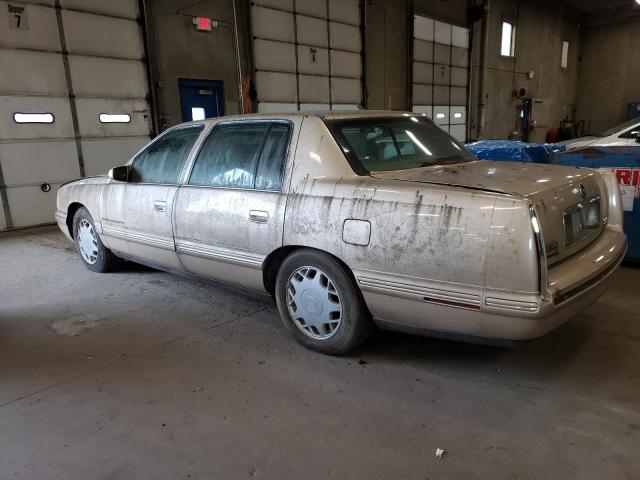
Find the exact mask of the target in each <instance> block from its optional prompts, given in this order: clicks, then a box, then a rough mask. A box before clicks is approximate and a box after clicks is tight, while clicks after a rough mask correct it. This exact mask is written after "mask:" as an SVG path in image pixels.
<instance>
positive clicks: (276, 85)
mask: <svg viewBox="0 0 640 480" xmlns="http://www.w3.org/2000/svg"><path fill="white" fill-rule="evenodd" d="M361 17H362V15H361V11H360V3H359V1H358V0H256V1H255V2H254V3H253V4H252V6H251V23H252V30H253V53H254V66H255V72H256V91H257V94H258V111H259V112H282V111H294V110H303V111H304V110H307V111H308V110H327V109H334V110H339V109H354V108H358V106H359V105H361V104H362V55H361V54H362V35H361V30H360V25H361Z"/></svg>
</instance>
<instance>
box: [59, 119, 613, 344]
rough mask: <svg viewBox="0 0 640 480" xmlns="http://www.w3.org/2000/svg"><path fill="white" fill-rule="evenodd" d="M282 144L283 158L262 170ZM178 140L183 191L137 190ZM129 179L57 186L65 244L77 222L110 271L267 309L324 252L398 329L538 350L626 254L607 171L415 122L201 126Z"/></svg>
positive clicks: (155, 186)
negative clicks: (474, 145) (500, 151)
mask: <svg viewBox="0 0 640 480" xmlns="http://www.w3.org/2000/svg"><path fill="white" fill-rule="evenodd" d="M185 129H186V130H185ZM261 129H262V130H264V129H266V130H267V131H268V132H269V133H268V134H264V135H266V136H265V138H264V139H263V140H261V141H262V146H261V148H262V150H261V151H262V153H261V154H257V156H258V157H259V159H260V160H259V162H258V163H259V165H258V166H255V167H252V168H255V169H254V171H253V173H252V172H251V171H250V170H251V169H249V168H245V167H244V166H242V167H241V168H239V167H238V166H237V165H234V164H233V162H234V158H240V157H242V158H246V157H247V155H249V156H251V155H253V154H252V153H251V152H250V151H249V150H250V148H249V147H246V145H250V144H251V143H252V142H253V140H251V138H253V137H252V135H253V134H251V135H250V134H248V133H247V132H249V131H251V132H254V131H255V132H257V133H256V135H259V134H261V133H260V132H261V131H262V130H261ZM274 129H275V131H276V133H277V132H280V136H279V137H278V141H279V142H280V143H279V145H280V147H279V148H278V149H276V150H277V151H276V152H275V153H274V149H273V148H272V149H271V150H270V152H271V153H273V155H272V156H271V157H269V158H270V159H271V160H269V161H268V162H266V163H269V162H271V163H270V165H268V166H267V167H265V168H264V169H263V164H262V162H263V160H264V159H265V158H267V157H265V154H264V151H265V149H268V148H270V147H269V145H271V146H273V145H272V143H273V142H271V137H270V135H273V132H274ZM238 131H241V132H244V133H243V134H247V135H249V137H248V138H249V140H247V141H246V142H245V143H244V145H245V147H244V148H245V150H244V151H243V147H238V146H237V144H234V145H235V146H231V147H229V148H228V149H227V150H225V151H224V152H222V154H220V155H217V154H216V155H217V156H216V155H213V154H211V155H209V154H208V153H203V152H204V151H205V150H206V149H209V150H211V149H215V148H218V149H220V148H223V146H224V145H225V142H227V141H228V138H230V137H228V136H229V135H232V134H233V135H235V134H237V132H238ZM171 132H174V134H175V132H178V135H187V136H189V135H190V136H191V137H189V138H190V139H191V140H192V142H191V143H190V144H189V146H188V148H186V149H185V151H184V152H181V155H182V156H183V157H184V158H183V160H182V162H179V165H178V166H174V167H172V168H174V169H175V168H178V169H179V172H178V173H177V174H176V176H175V181H166V182H165V181H164V180H163V179H162V178H160V177H161V176H162V175H160V177H158V178H156V179H155V180H156V181H155V182H152V181H147V182H145V181H144V179H142V181H140V179H136V172H135V170H136V168H137V167H136V161H138V162H141V161H140V160H136V159H140V158H142V157H143V156H144V155H145V152H146V151H147V150H148V149H152V148H153V145H154V144H157V143H158V142H160V141H162V139H163V138H166V136H167V135H169V134H171ZM234 132H235V133H234ZM263 133H264V132H263ZM283 139H284V140H283ZM270 142H271V143H270ZM231 143H233V142H231ZM246 148H249V150H246ZM234 149H235V150H234ZM267 156H268V155H267ZM278 158H280V159H281V160H278ZM201 159H202V160H201ZM274 159H275V160H274ZM424 159H427V160H426V161H422V160H424ZM225 162H226V163H225ZM221 163H222V164H224V165H222V166H220V164H221ZM227 164H228V165H227ZM126 169H127V170H126V173H125V175H124V176H122V175H123V174H122V171H121V170H119V171H118V172H114V173H112V174H111V176H104V177H94V178H87V179H82V180H78V181H76V182H72V183H69V184H67V185H65V186H64V187H62V188H61V189H60V191H59V193H58V204H57V212H56V218H57V221H58V223H59V225H60V228H61V229H62V231H63V232H64V233H65V234H66V235H67V236H68V237H69V238H70V239H72V240H73V239H74V236H75V234H74V230H73V227H72V225H73V217H74V214H75V213H76V212H77V210H78V208H81V207H84V208H86V209H87V210H88V212H89V213H90V215H91V217H92V218H93V223H94V224H95V230H96V233H97V235H98V236H99V238H100V240H101V241H102V242H103V243H104V246H105V247H106V248H108V249H110V250H111V251H112V252H113V253H114V254H115V255H116V256H119V257H123V258H127V259H133V260H135V261H140V262H141V263H147V264H151V265H153V266H158V267H160V268H163V269H166V270H172V271H179V272H188V273H192V274H195V275H199V276H203V277H207V278H212V279H215V280H218V281H222V282H226V283H230V284H234V285H237V286H240V287H243V288H247V289H251V290H256V291H260V292H268V293H271V294H275V293H277V292H275V290H276V289H277V288H278V287H277V281H276V278H277V276H278V271H279V269H281V266H282V265H283V262H286V259H287V258H288V256H290V255H292V254H293V253H294V252H299V251H300V250H301V249H302V250H305V249H306V250H308V251H313V252H322V253H323V255H327V256H329V257H331V258H332V259H334V260H335V261H336V262H338V263H339V264H340V265H341V266H342V267H344V270H345V271H346V272H348V276H349V278H350V279H351V281H352V282H353V284H354V286H355V289H356V290H357V292H358V294H357V295H358V297H359V298H361V300H362V302H364V304H365V305H366V309H367V311H368V313H369V314H370V318H371V319H372V321H373V322H375V324H377V325H378V326H381V327H383V328H387V329H397V330H405V331H411V332H416V333H426V334H431V335H436V336H451V335H453V336H456V337H459V338H462V339H468V340H472V341H478V340H479V341H493V340H501V341H513V340H527V339H532V338H535V337H538V336H540V335H542V334H544V333H546V332H548V331H550V330H552V329H553V328H555V327H557V326H558V325H560V324H561V323H562V322H564V321H566V320H568V319H570V318H571V317H573V316H575V315H576V314H578V313H579V312H581V311H582V310H584V309H585V308H586V307H587V306H588V305H589V304H591V303H592V302H594V301H595V300H596V299H597V298H598V297H599V296H600V295H601V294H602V293H603V292H604V290H605V289H606V287H607V285H608V281H609V279H610V277H611V275H612V273H613V272H614V270H615V269H616V267H617V266H618V265H619V263H620V262H621V260H622V258H623V257H624V253H625V250H626V238H625V236H624V233H623V231H622V210H621V205H620V193H619V189H618V186H617V182H616V180H615V178H614V177H613V175H612V174H609V173H604V172H598V171H595V170H591V169H585V168H566V167H556V166H551V165H537V164H520V163H506V162H490V161H478V160H475V159H474V158H473V157H471V155H470V154H469V153H468V152H466V150H464V147H463V146H462V145H460V144H459V143H458V142H456V141H455V140H454V139H453V138H451V137H450V136H449V135H448V134H446V133H445V132H443V131H442V130H440V129H439V128H438V127H436V126H435V125H434V124H433V123H432V122H431V121H430V120H428V119H427V118H424V117H423V116H421V115H418V114H413V113H398V112H326V113H318V114H302V113H295V114H290V115H267V114H260V115H250V116H242V117H225V118H220V119H214V120H206V121H202V122H191V123H188V124H183V125H180V126H178V127H174V128H173V129H170V130H168V131H167V132H165V133H164V134H163V135H161V136H160V137H158V138H156V139H155V140H154V141H153V142H151V144H150V145H149V146H147V147H145V149H143V150H142V151H141V152H139V153H138V154H137V155H136V156H134V158H133V159H132V160H131V161H130V162H129V164H128V166H127V167H126ZM261 170H262V173H260V172H261ZM247 175H248V177H250V178H246V177H247ZM117 178H121V180H123V181H120V180H118V179H117ZM334 283H336V285H338V283H339V282H334ZM338 293H339V292H338ZM345 295H346V294H345ZM283 298H284V297H283ZM286 298H289V297H286ZM307 300H308V305H306V307H308V309H309V311H311V310H313V309H314V308H316V307H317V308H318V309H321V306H319V304H313V302H314V301H315V300H314V298H310V299H307ZM307 300H305V301H307ZM290 301H293V300H291V299H290ZM306 307H305V308H306ZM283 308H284V307H283ZM285 310H286V309H285ZM282 312H283V310H282V309H281V313H282ZM340 315H342V316H344V315H346V313H345V311H342V310H341V311H340ZM345 328H346V327H345ZM313 331H315V330H313ZM327 334H328V333H327Z"/></svg>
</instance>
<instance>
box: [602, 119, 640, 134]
mask: <svg viewBox="0 0 640 480" xmlns="http://www.w3.org/2000/svg"><path fill="white" fill-rule="evenodd" d="M636 125H637V126H638V127H640V120H639V119H638V118H632V119H631V120H628V121H626V122H624V123H621V124H620V125H616V126H615V127H612V128H610V129H609V130H605V131H604V132H602V133H600V134H599V135H598V136H599V137H608V136H609V135H616V134H618V133H624V131H625V130H626V129H627V128H632V127H635V126H636Z"/></svg>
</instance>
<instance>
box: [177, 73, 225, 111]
mask: <svg viewBox="0 0 640 480" xmlns="http://www.w3.org/2000/svg"><path fill="white" fill-rule="evenodd" d="M178 89H179V91H180V109H181V110H182V121H183V122H190V121H191V120H203V119H205V118H211V117H221V116H222V115H224V95H223V91H222V82H221V81H220V80H190V79H186V78H179V79H178Z"/></svg>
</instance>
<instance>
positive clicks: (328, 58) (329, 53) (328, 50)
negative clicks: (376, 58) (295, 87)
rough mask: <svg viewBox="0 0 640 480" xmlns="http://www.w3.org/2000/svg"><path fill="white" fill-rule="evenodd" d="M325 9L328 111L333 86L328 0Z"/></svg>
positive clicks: (331, 100) (331, 101)
mask: <svg viewBox="0 0 640 480" xmlns="http://www.w3.org/2000/svg"><path fill="white" fill-rule="evenodd" d="M326 7H327V22H326V23H327V67H328V73H329V110H332V108H331V106H332V105H333V85H332V83H331V20H330V19H329V0H326Z"/></svg>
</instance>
